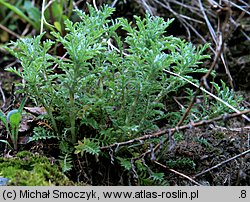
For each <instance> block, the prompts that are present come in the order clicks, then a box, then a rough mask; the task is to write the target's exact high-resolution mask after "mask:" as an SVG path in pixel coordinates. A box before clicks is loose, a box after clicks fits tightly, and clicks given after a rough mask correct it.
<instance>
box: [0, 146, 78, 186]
mask: <svg viewBox="0 0 250 202" xmlns="http://www.w3.org/2000/svg"><path fill="white" fill-rule="evenodd" d="M0 176H1V177H4V178H8V179H9V182H8V185H12V186H48V185H58V186H66V185H74V183H73V182H72V181H70V180H69V179H68V178H67V177H66V176H65V175H64V174H63V173H62V172H61V171H60V170H59V168H58V166H56V165H52V164H51V162H50V161H49V159H48V158H47V157H44V156H40V155H37V154H32V153H30V152H27V151H23V152H19V153H18V154H17V155H16V157H14V158H9V159H6V158H3V157H0Z"/></svg>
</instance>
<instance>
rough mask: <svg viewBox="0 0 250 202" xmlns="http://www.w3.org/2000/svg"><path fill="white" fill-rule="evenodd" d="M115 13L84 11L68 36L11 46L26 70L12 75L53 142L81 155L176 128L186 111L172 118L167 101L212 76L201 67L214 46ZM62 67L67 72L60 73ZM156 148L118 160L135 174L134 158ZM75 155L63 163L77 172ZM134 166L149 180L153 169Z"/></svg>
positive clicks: (69, 25)
mask: <svg viewBox="0 0 250 202" xmlns="http://www.w3.org/2000/svg"><path fill="white" fill-rule="evenodd" d="M113 11H114V9H112V8H109V7H107V6H105V7H103V8H102V9H101V10H99V11H97V10H95V9H94V8H93V7H91V6H89V14H86V13H84V12H82V11H79V10H77V11H76V13H77V14H78V15H79V17H80V18H81V21H80V22H76V23H73V22H72V21H70V20H68V19H67V20H66V21H65V30H66V31H67V33H66V35H65V36H61V33H60V32H52V33H51V34H52V35H53V36H54V37H55V41H52V40H43V39H42V38H43V36H44V34H41V35H38V36H36V37H34V38H24V39H20V40H18V41H17V42H11V43H10V44H9V45H8V47H7V49H8V50H9V51H10V52H11V53H12V54H13V55H14V56H15V57H17V58H18V59H19V60H20V61H21V65H22V67H23V70H22V71H19V70H17V69H16V68H9V69H7V70H8V71H11V72H14V73H16V74H17V75H19V76H20V77H22V78H23V79H24V80H25V81H26V82H25V83H24V84H20V85H21V86H22V87H23V90H22V91H21V92H23V93H24V92H25V93H26V94H27V95H28V96H29V97H30V98H32V99H33V101H34V103H36V104H37V105H42V106H43V107H45V109H46V111H47V118H48V120H49V121H50V123H51V125H52V128H53V132H52V133H51V135H53V136H56V137H58V138H59V139H60V140H64V141H70V142H71V143H72V144H74V145H75V148H74V149H75V153H80V154H84V153H85V152H87V153H90V154H93V155H100V154H101V150H100V147H102V146H105V145H108V144H113V143H117V142H122V141H127V140H130V139H132V138H137V137H138V136H140V135H141V134H143V133H147V132H152V131H155V130H157V129H159V128H158V125H157V123H158V122H159V121H167V122H168V123H169V124H170V125H174V124H175V123H176V122H178V120H179V118H180V117H181V115H182V112H181V111H175V112H172V111H169V109H168V106H166V105H165V101H164V100H169V99H171V97H172V95H178V94H179V93H183V89H184V88H187V84H188V81H191V82H192V83H195V84H197V85H198V84H199V81H198V79H195V78H193V77H192V75H194V74H195V73H205V72H206V71H207V69H205V68H200V67H199V66H198V65H199V64H200V63H201V60H202V59H205V58H208V56H207V55H203V52H204V51H205V49H206V48H207V47H208V46H207V45H205V46H199V47H197V48H196V47H194V46H193V45H192V44H191V43H189V42H186V41H184V40H181V39H179V38H176V37H173V36H166V28H167V27H168V26H169V25H170V24H171V22H172V21H173V20H168V21H164V20H163V18H160V17H153V16H150V15H149V14H148V13H147V14H146V15H145V18H143V19H142V18H140V17H137V16H135V17H134V18H135V24H134V25H132V23H130V22H128V20H126V19H124V18H120V19H116V20H111V14H112V13H113ZM121 30H123V32H125V33H126V35H125V36H124V37H122V36H119V33H121ZM111 42H112V43H111ZM55 43H60V44H62V46H63V47H64V49H65V51H66V52H67V56H66V57H65V58H61V59H60V58H57V57H56V56H54V55H52V54H51V51H50V50H51V49H53V45H54V44H55ZM114 45H115V46H114ZM55 68H57V70H58V71H57V72H60V73H55V72H54V69H55ZM164 70H168V71H172V72H173V73H175V74H178V75H179V76H174V75H168V74H166V72H165V71H164ZM183 78H185V79H183ZM187 80H188V81H187ZM45 136H46V135H45ZM36 138H38V137H36ZM82 139H83V141H81V140H82ZM155 142H156V143H158V142H159V140H156V141H155ZM155 142H154V141H153V140H148V141H145V142H144V147H140V148H138V147H137V145H131V146H130V147H127V148H125V149H123V150H120V151H119V149H118V152H117V153H116V155H117V156H118V157H119V156H120V158H117V159H118V160H119V162H120V163H121V165H122V166H123V167H124V168H125V169H127V170H128V169H130V170H131V169H133V166H132V164H131V166H129V163H128V162H129V160H127V159H131V158H133V157H138V156H139V154H140V153H141V152H143V151H145V149H146V148H147V147H148V146H149V145H150V143H151V144H153V143H155ZM138 145H140V144H138ZM64 146H65V145H64ZM67 151H69V152H67ZM124 151H126V152H124ZM70 152H71V151H70V150H67V149H66V150H65V152H64V154H65V155H64V157H62V160H63V159H64V161H63V162H64V163H63V165H64V166H65V170H68V169H70V166H68V164H67V161H68V162H70V159H68V157H69V156H68V154H69V153H70ZM124 153H125V154H126V156H123V155H124ZM124 159H125V160H124ZM187 163H190V162H187ZM134 166H135V168H136V169H137V170H139V171H140V172H141V174H142V176H144V174H145V172H144V170H143V169H144V168H145V166H144V165H143V164H138V163H135V165H134ZM142 168H143V169H142ZM146 168H147V167H146ZM146 175H147V176H148V173H146V174H145V176H146ZM152 178H155V179H156V178H157V179H158V180H161V179H162V178H163V176H162V175H161V174H159V175H158V174H155V175H153V176H152Z"/></svg>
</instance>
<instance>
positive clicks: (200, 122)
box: [100, 109, 250, 150]
mask: <svg viewBox="0 0 250 202" xmlns="http://www.w3.org/2000/svg"><path fill="white" fill-rule="evenodd" d="M247 113H250V109H249V110H245V111H241V112H240V113H233V114H228V115H227V119H230V118H234V117H238V116H241V115H242V114H247ZM224 118H225V115H221V116H219V117H216V118H213V119H209V120H202V121H199V122H196V123H192V124H191V126H192V127H198V126H202V125H206V124H210V123H213V122H216V121H219V120H223V119H224ZM189 128H190V124H187V125H183V126H180V127H178V128H176V127H175V128H165V129H162V130H160V131H158V132H155V133H152V134H148V135H144V136H141V137H138V138H134V139H131V140H128V141H124V142H116V143H114V144H111V145H108V146H104V147H101V148H100V149H101V150H105V149H110V148H112V147H120V146H124V145H129V144H132V143H134V142H136V141H139V142H140V141H143V140H147V139H151V138H157V137H161V136H163V135H164V134H166V133H168V132H169V133H171V135H173V133H174V132H175V131H180V130H186V129H189Z"/></svg>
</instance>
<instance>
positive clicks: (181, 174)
mask: <svg viewBox="0 0 250 202" xmlns="http://www.w3.org/2000/svg"><path fill="white" fill-rule="evenodd" d="M154 163H155V164H157V165H159V166H161V167H163V168H165V169H167V170H169V171H171V172H173V173H175V174H177V175H180V176H181V177H184V178H186V179H188V180H189V181H191V182H192V183H194V184H196V185H198V186H201V184H199V183H198V182H196V181H195V180H193V179H192V178H191V177H188V176H187V175H185V174H183V173H180V172H178V171H176V170H174V169H171V168H168V167H167V166H165V165H163V164H161V163H159V162H158V161H154Z"/></svg>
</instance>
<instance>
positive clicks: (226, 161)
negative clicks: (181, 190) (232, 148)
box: [193, 149, 250, 178]
mask: <svg viewBox="0 0 250 202" xmlns="http://www.w3.org/2000/svg"><path fill="white" fill-rule="evenodd" d="M249 152H250V149H249V150H247V151H244V152H242V153H241V154H238V155H236V156H234V157H232V158H230V159H227V160H225V161H222V162H220V163H218V164H217V165H215V166H213V167H211V168H209V169H207V170H204V171H202V172H200V173H198V174H197V175H195V176H194V177H193V178H197V177H199V176H201V175H204V174H205V173H207V172H209V171H211V170H213V169H215V168H218V167H220V166H222V165H224V164H226V163H228V162H230V161H232V160H234V159H237V158H239V157H241V156H244V155H245V154H247V153H249Z"/></svg>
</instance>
